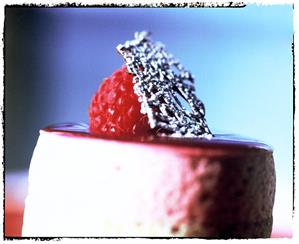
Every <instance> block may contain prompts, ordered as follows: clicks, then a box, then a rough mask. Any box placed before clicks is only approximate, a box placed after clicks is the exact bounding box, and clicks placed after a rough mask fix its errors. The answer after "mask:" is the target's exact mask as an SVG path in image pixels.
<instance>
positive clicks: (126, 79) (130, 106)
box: [89, 67, 150, 136]
mask: <svg viewBox="0 0 299 244" xmlns="http://www.w3.org/2000/svg"><path fill="white" fill-rule="evenodd" d="M140 109H141V105H140V102H138V96H137V95H136V94H135V93H134V89H133V75H132V74H129V73H128V71H127V68H126V67H123V68H121V69H119V70H116V71H115V72H114V73H113V74H112V75H111V76H110V77H109V78H106V79H104V81H103V82H102V84H101V86H100V87H99V90H98V91H97V93H96V94H95V95H94V97H93V99H92V102H91V104H90V107H89V119H90V124H89V129H90V131H91V133H94V134H97V135H103V136H132V135H148V134H149V131H150V126H149V124H148V118H147V115H145V114H141V112H140Z"/></svg>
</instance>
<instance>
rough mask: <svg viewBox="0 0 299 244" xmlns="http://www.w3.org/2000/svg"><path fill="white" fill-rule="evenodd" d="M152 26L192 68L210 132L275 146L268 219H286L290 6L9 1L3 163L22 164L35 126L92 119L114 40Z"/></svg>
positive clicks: (112, 59)
mask: <svg viewBox="0 0 299 244" xmlns="http://www.w3.org/2000/svg"><path fill="white" fill-rule="evenodd" d="M141 30H149V31H151V32H152V33H153V39H154V40H158V41H161V42H163V43H164V44H166V45H167V49H168V50H169V51H170V52H171V53H173V54H174V55H175V56H176V57H177V58H179V59H180V60H181V62H182V64H183V65H184V66H185V67H186V68H187V69H189V70H191V71H192V73H193V75H194V76H195V78H196V82H197V85H196V86H197V87H196V88H197V94H198V96H199V98H200V99H201V100H202V101H203V102H204V104H205V107H206V118H207V121H208V124H209V126H210V128H211V130H212V132H214V133H219V132H220V133H234V134H240V135H244V136H248V137H252V138H256V139H259V140H262V141H265V142H266V143H268V144H269V145H271V146H272V147H273V149H274V157H275V162H276V173H277V193H276V202H275V209H274V224H275V225H281V226H282V228H284V227H285V226H288V225H290V222H291V214H292V187H293V185H292V184H293V181H292V177H293V172H292V169H293V157H292V155H293V57H292V41H293V9H292V6H291V5H276V6H256V5H249V6H247V7H245V8H236V9H229V8H225V9H221V8H218V9H217V8H216V9H215V8H211V9H208V8H205V9H202V8H199V9H196V8H191V9H183V8H181V9H179V8H169V9H159V8H158V9H154V8H144V9H139V8H132V9H122V8H117V9H113V8H106V9H105V8H6V11H5V168H6V170H7V171H11V170H20V169H25V170H27V169H28V167H29V163H30V159H31V155H32V152H33V149H34V146H35V143H36V140H37V138H38V131H39V129H40V128H42V127H44V126H46V125H48V124H53V123H59V122H68V121H73V122H88V112H87V111H88V105H89V103H90V100H91V97H92V95H93V94H94V93H95V91H96V90H97V88H98V86H99V84H100V82H101V80H102V79H103V78H104V77H106V76H109V75H110V74H111V73H112V72H113V71H114V70H115V69H117V68H119V67H120V66H121V65H122V63H123V60H122V57H121V56H120V55H118V54H117V52H116V49H115V47H116V46H117V45H118V44H119V43H123V42H124V41H126V40H130V39H132V38H133V34H134V32H135V31H141Z"/></svg>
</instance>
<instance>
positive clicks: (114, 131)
mask: <svg viewBox="0 0 299 244" xmlns="http://www.w3.org/2000/svg"><path fill="white" fill-rule="evenodd" d="M117 50H118V52H119V53H120V54H121V55H122V56H123V58H124V60H125V64H124V66H123V67H121V68H119V69H117V70H116V71H115V72H113V73H112V74H111V76H110V77H108V78H105V79H104V80H103V82H102V84H101V85H100V87H99V89H98V91H96V92H95V95H94V96H93V97H92V99H91V103H90V106H89V108H88V114H89V125H84V124H78V123H71V124H59V125H53V126H49V127H46V128H44V129H42V130H41V131H40V137H39V139H38V142H37V145H36V148H35V150H34V153H33V157H32V160H31V165H30V170H29V189H28V195H27V198H26V204H25V213H24V221H23V231H22V235H23V236H24V237H107V236H108V237H114V236H118V237H154V236H155V237H200V238H215V239H217V238H267V237H270V235H271V230H272V221H273V218H272V210H273V204H274V195H275V169H274V161H273V152H272V149H271V148H270V147H269V146H267V145H266V144H264V143H262V142H259V141H256V140H252V139H246V138H242V137H237V136H233V135H217V134H212V132H211V131H210V129H209V127H208V125H207V122H206V119H205V109H204V105H203V103H202V102H201V101H200V100H199V99H198V98H197V96H196V93H195V86H194V77H193V76H192V75H191V73H190V72H189V71H187V70H186V69H185V68H184V67H183V66H182V65H181V64H180V62H179V61H178V60H176V59H175V58H174V57H173V55H171V54H169V53H168V52H167V51H166V49H165V46H164V45H162V44H161V43H155V42H153V41H152V40H151V38H150V35H149V34H148V33H147V32H141V33H137V34H136V35H135V39H134V40H132V41H127V42H126V43H125V44H123V45H119V46H118V47H117ZM182 100H183V101H182ZM184 102H185V103H186V104H187V105H184ZM186 106H187V107H186Z"/></svg>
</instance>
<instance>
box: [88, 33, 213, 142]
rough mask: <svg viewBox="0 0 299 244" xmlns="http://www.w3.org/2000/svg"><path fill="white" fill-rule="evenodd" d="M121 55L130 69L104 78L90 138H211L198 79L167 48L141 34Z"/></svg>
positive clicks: (92, 110)
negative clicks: (102, 136)
mask: <svg viewBox="0 0 299 244" xmlns="http://www.w3.org/2000/svg"><path fill="white" fill-rule="evenodd" d="M117 51H118V52H119V53H120V54H121V55H122V56H123V58H124V60H125V65H126V66H124V67H123V68H121V69H119V70H117V71H116V72H114V73H113V74H112V76H111V77H109V78H106V79H105V80H104V81H103V83H102V84H101V86H100V88H99V90H98V92H97V93H96V95H95V96H94V97H93V100H92V103H91V105H90V108H89V115H90V131H91V132H92V133H95V134H99V135H113V136H131V135H141V136H147V135H160V136H175V137H203V138H211V137H212V133H211V131H210V130H209V128H208V125H207V123H206V120H205V108H204V104H203V103H202V102H201V101H200V100H199V99H198V98H197V96H196V94H195V86H194V77H193V76H192V74H191V73H190V72H189V71H187V70H186V69H185V68H184V67H183V66H182V64H181V63H180V62H179V61H178V60H177V59H175V58H174V56H173V55H172V54H170V53H168V52H167V51H166V48H165V46H164V45H163V44H161V43H160V42H153V41H152V40H151V38H150V34H149V33H148V32H145V31H143V32H140V33H135V39H134V40H131V41H126V42H125V43H124V44H120V45H118V46H117ZM185 104H187V106H185Z"/></svg>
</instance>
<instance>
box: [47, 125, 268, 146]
mask: <svg viewBox="0 0 299 244" xmlns="http://www.w3.org/2000/svg"><path fill="white" fill-rule="evenodd" d="M42 131H46V132H50V133H58V134H59V135H61V136H71V137H79V138H80V137H81V138H82V137H83V138H86V137H88V138H91V139H102V140H103V139H104V140H114V141H123V142H135V143H149V144H162V145H175V146H188V147H214V146H215V147H217V146H218V147H233V148H240V149H242V148H243V149H246V148H252V149H262V150H266V151H270V152H272V151H273V150H272V148H271V147H270V146H268V145H267V144H265V143H263V142H260V141H258V140H255V139H251V138H246V137H242V136H239V135H234V134H215V135H214V136H213V137H212V138H211V139H206V138H196V137H192V138H186V137H182V138H180V137H161V136H147V137H137V136H136V137H117V138H111V137H110V138H109V137H107V138H105V137H102V136H101V137H99V136H97V135H94V134H92V133H90V131H89V128H88V125H87V124H83V123H61V124H55V125H50V126H48V127H45V128H44V129H42Z"/></svg>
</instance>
